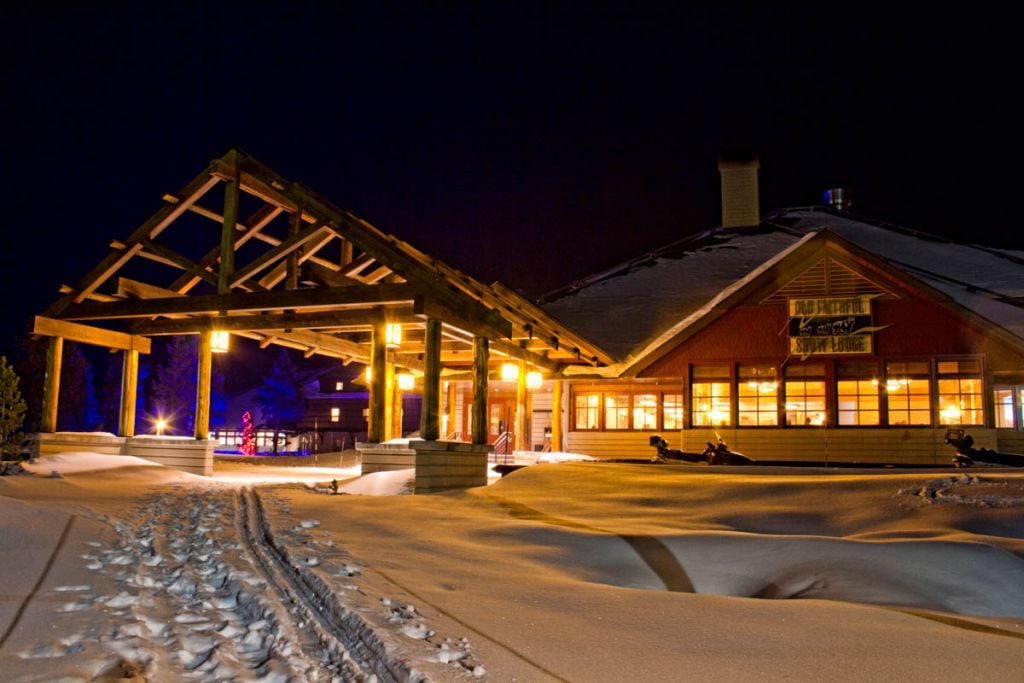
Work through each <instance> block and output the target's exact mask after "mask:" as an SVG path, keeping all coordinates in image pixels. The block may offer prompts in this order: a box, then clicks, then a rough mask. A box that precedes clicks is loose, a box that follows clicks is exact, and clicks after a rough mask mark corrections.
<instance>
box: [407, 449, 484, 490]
mask: <svg viewBox="0 0 1024 683" xmlns="http://www.w3.org/2000/svg"><path fill="white" fill-rule="evenodd" d="M409 447H410V448H411V449H413V451H414V452H415V454H416V493H430V492H433V491H448V490H451V489H468V488H472V487H474V486H486V485H487V454H488V453H489V452H490V450H491V447H490V446H488V445H487V444H481V445H477V444H471V443H461V442H455V441H410V442H409Z"/></svg>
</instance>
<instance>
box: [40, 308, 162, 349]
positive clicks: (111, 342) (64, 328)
mask: <svg viewBox="0 0 1024 683" xmlns="http://www.w3.org/2000/svg"><path fill="white" fill-rule="evenodd" d="M32 334H38V335H42V336H44V337H61V338H63V339H70V340H71V341H75V342H80V343H82V344H92V345H93V346H104V347H106V348H108V349H117V350H119V351H136V352H138V353H149V351H150V346H151V343H150V340H149V339H147V338H146V337H141V336H139V335H136V334H125V333H124V332H115V331H114V330H105V329H103V328H100V327H92V326H90V325H81V324H79V323H72V322H68V321H67V320H54V319H53V318H44V317H43V316H41V315H37V316H36V317H35V322H34V324H33V326H32Z"/></svg>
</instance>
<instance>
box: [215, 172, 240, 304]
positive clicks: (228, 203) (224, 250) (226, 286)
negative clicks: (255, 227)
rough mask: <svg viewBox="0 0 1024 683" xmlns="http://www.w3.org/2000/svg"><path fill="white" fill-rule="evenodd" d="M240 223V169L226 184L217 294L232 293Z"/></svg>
mask: <svg viewBox="0 0 1024 683" xmlns="http://www.w3.org/2000/svg"><path fill="white" fill-rule="evenodd" d="M237 222H238V169H237V168H236V169H235V171H234V177H232V178H231V179H230V180H228V181H227V183H225V184H224V223H223V224H222V225H221V231H220V271H219V272H218V279H217V293H218V294H227V293H228V292H230V291H231V284H230V283H231V274H232V273H233V272H234V270H235V224H236V223H237Z"/></svg>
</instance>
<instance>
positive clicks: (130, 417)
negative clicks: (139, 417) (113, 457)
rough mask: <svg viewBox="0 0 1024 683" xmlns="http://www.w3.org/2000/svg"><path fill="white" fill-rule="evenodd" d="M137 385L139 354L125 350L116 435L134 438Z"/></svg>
mask: <svg viewBox="0 0 1024 683" xmlns="http://www.w3.org/2000/svg"><path fill="white" fill-rule="evenodd" d="M138 384H139V352H138V351H134V350H131V349H126V350H125V352H124V362H123V363H122V366H121V418H120V423H119V427H120V428H119V429H118V432H117V433H118V434H120V435H121V436H135V399H136V395H137V394H136V392H137V390H138Z"/></svg>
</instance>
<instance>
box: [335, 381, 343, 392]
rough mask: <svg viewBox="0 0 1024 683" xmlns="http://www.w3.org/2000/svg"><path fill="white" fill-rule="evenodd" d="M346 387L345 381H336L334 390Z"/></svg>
mask: <svg viewBox="0 0 1024 683" xmlns="http://www.w3.org/2000/svg"><path fill="white" fill-rule="evenodd" d="M344 388H345V383H344V382H335V383H334V390H335V391H341V390H342V389H344Z"/></svg>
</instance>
